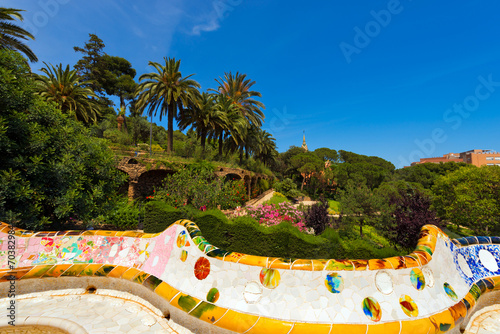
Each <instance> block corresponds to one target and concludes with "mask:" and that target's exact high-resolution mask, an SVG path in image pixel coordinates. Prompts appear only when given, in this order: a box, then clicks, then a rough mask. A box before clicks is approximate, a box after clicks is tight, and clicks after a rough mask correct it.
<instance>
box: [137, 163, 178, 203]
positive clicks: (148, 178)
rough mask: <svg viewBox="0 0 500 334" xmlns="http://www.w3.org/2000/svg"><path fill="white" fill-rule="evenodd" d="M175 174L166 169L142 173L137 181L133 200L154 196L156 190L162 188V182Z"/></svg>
mask: <svg viewBox="0 0 500 334" xmlns="http://www.w3.org/2000/svg"><path fill="white" fill-rule="evenodd" d="M174 173H175V172H174V171H172V170H165V169H152V170H149V171H147V172H144V173H142V174H141V175H140V176H139V178H138V179H137V185H136V187H135V188H136V189H135V191H134V194H133V198H137V197H144V196H148V195H152V194H153V190H154V188H155V187H156V188H159V187H161V183H162V181H163V180H164V179H165V178H166V177H167V176H168V175H172V174H174Z"/></svg>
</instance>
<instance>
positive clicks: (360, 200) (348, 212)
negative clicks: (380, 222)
mask: <svg viewBox="0 0 500 334" xmlns="http://www.w3.org/2000/svg"><path fill="white" fill-rule="evenodd" d="M379 206H380V202H379V198H378V197H377V196H375V195H374V193H373V191H372V190H371V189H370V188H368V187H367V186H366V184H364V183H362V184H356V183H354V182H353V181H352V180H349V181H348V182H347V185H346V188H345V190H341V191H340V210H341V214H342V215H343V216H344V215H345V217H346V218H348V219H353V220H354V221H356V222H357V223H358V224H359V234H360V235H361V236H363V225H364V223H365V222H367V221H369V220H370V219H371V218H373V217H374V216H375V214H376V213H377V211H378V210H379Z"/></svg>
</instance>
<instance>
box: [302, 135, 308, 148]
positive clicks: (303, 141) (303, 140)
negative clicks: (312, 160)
mask: <svg viewBox="0 0 500 334" xmlns="http://www.w3.org/2000/svg"><path fill="white" fill-rule="evenodd" d="M302 148H303V149H304V151H309V150H308V149H307V144H306V132H305V131H304V137H303V139H302Z"/></svg>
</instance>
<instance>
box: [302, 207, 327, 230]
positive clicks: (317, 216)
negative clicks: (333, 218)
mask: <svg viewBox="0 0 500 334" xmlns="http://www.w3.org/2000/svg"><path fill="white" fill-rule="evenodd" d="M328 210H329V206H328V202H326V201H323V202H321V203H316V204H314V205H312V206H310V207H309V209H308V210H307V212H306V213H305V220H306V226H307V227H310V228H312V229H314V233H315V234H316V235H318V234H321V233H322V232H323V231H324V230H325V229H326V228H327V226H328V225H330V223H331V222H330V217H329V216H328Z"/></svg>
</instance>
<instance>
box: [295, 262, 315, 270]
mask: <svg viewBox="0 0 500 334" xmlns="http://www.w3.org/2000/svg"><path fill="white" fill-rule="evenodd" d="M291 269H292V270H306V271H312V270H313V267H312V261H311V260H295V261H294V262H293V263H292V268H291Z"/></svg>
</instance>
